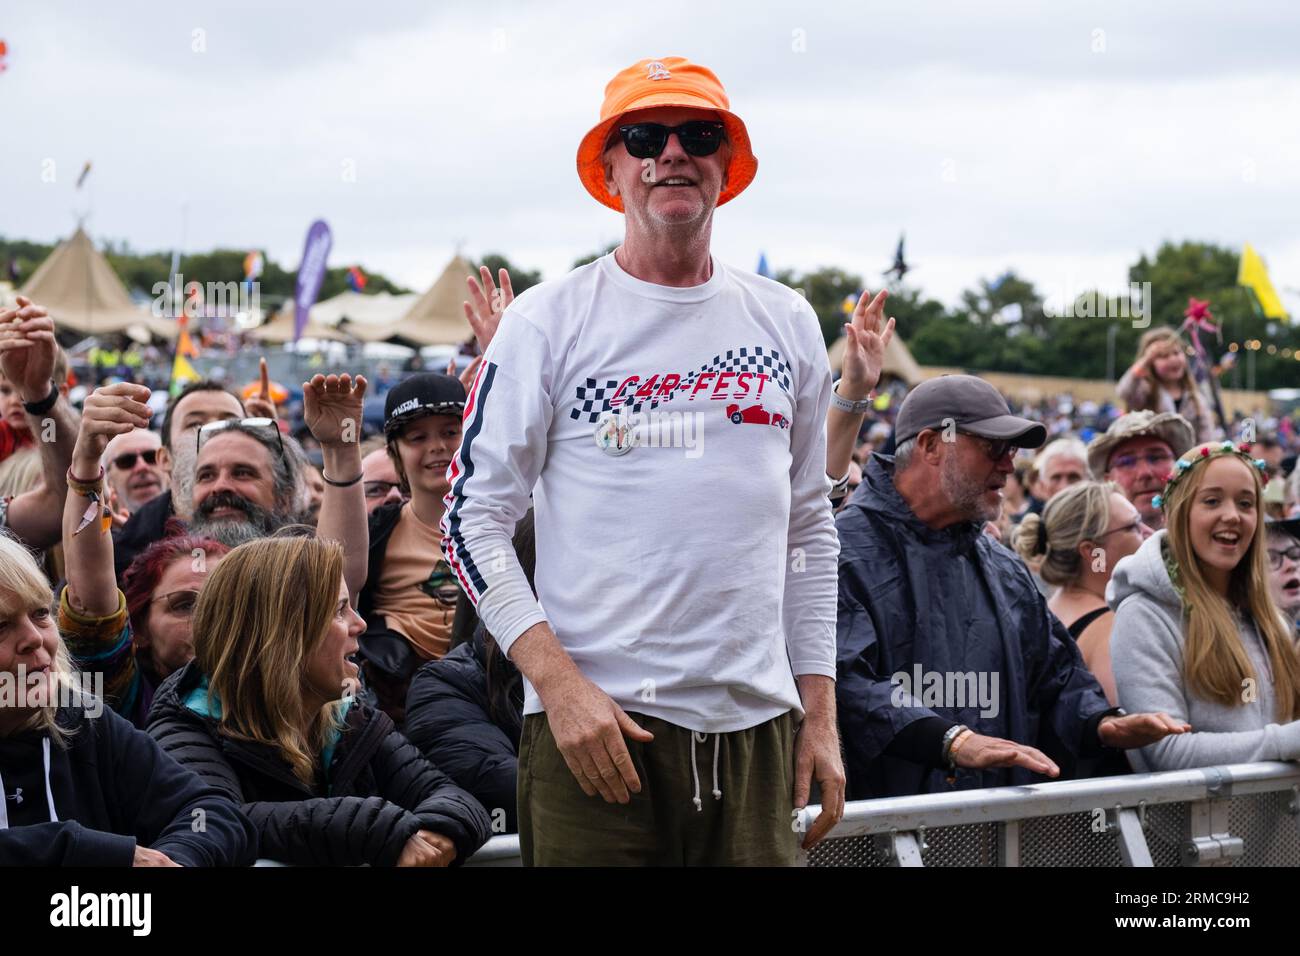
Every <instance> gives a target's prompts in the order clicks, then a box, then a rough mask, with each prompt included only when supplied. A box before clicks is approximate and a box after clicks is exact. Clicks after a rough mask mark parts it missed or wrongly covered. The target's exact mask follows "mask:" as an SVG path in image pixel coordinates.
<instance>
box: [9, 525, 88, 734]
mask: <svg viewBox="0 0 1300 956" xmlns="http://www.w3.org/2000/svg"><path fill="white" fill-rule="evenodd" d="M0 607H2V608H4V609H5V610H4V612H3V613H4V619H5V620H10V619H12V618H15V617H18V616H19V615H20V614H30V613H31V612H32V611H35V610H37V609H39V608H44V609H45V610H47V611H49V612H50V614H51V615H52V614H53V613H54V596H53V594H52V593H51V591H50V582H49V579H48V578H46V576H45V574H44V573H43V572H42V571H41V569H40V566H39V565H37V563H36V558H35V557H34V556H33V555H32V553H31V552H30V551H28V550H27V548H26V547H25V546H24V545H23V544H22V542H21V541H19V540H18V539H17V538H15V537H13V536H12V535H10V534H9V533H8V532H7V531H0ZM56 633H57V632H56ZM50 671H51V674H52V675H53V676H52V679H51V680H50V681H49V684H48V690H49V701H48V702H47V703H46V705H45V706H44V707H38V708H36V709H35V710H34V711H33V712H32V715H31V716H30V717H29V718H28V719H27V720H25V721H23V722H22V723H21V724H20V725H19V730H20V731H26V730H36V731H40V732H41V733H45V734H48V735H49V736H50V737H51V738H52V739H53V740H55V741H56V742H57V743H59V744H60V745H63V744H65V743H66V742H67V738H68V737H69V736H71V735H72V733H73V731H72V730H70V729H68V728H66V727H61V726H59V724H58V721H57V714H58V701H59V699H60V698H61V697H62V698H63V699H77V698H76V696H75V695H76V694H78V693H79V688H80V684H79V682H78V681H77V669H76V667H75V665H74V664H73V663H72V656H71V655H70V654H69V653H68V648H67V646H66V645H65V644H64V643H63V637H62V636H61V635H60V636H58V644H57V646H56V647H55V651H54V660H53V662H52V663H51V664H50ZM65 688H66V690H64V689H65ZM61 690H64V693H63V694H61V693H60V691H61ZM68 692H70V694H71V696H65V695H66V694H68Z"/></svg>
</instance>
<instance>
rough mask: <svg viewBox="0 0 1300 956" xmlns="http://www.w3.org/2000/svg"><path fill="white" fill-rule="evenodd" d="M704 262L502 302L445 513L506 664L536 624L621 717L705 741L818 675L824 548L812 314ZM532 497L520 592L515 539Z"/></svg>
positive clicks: (534, 291) (793, 698) (748, 722)
mask: <svg viewBox="0 0 1300 956" xmlns="http://www.w3.org/2000/svg"><path fill="white" fill-rule="evenodd" d="M713 269H714V271H713V275H712V278H710V279H709V281H708V282H706V283H704V284H703V285H699V286H693V287H690V288H672V287H667V286H660V285H654V284H652V283H648V282H643V281H641V280H639V279H636V278H634V277H633V276H630V275H628V274H627V273H626V272H624V271H623V269H622V268H621V267H620V266H619V265H618V264H617V262H616V261H615V259H614V256H613V255H607V256H605V257H603V258H602V259H599V260H597V261H596V262H593V263H591V264H590V265H587V266H583V267H582V268H579V269H575V270H574V271H573V272H571V273H569V274H568V275H567V276H565V277H564V278H562V279H558V280H555V281H552V282H546V283H543V284H542V285H539V286H535V287H533V288H531V289H529V290H527V291H525V292H524V293H522V294H521V295H520V296H519V297H518V298H517V299H515V301H514V302H513V303H512V304H511V306H510V307H509V308H508V309H507V310H506V312H505V315H504V316H503V317H502V321H501V326H500V328H499V329H498V331H497V334H496V336H495V338H494V339H493V340H492V343H491V345H490V346H489V348H488V350H487V354H486V356H485V358H484V362H483V365H482V366H481V368H480V370H479V372H478V375H477V377H476V379H475V381H474V384H473V386H472V387H471V389H470V393H469V398H468V401H467V403H466V407H465V419H464V434H463V437H462V443H461V447H460V451H459V452H458V454H457V456H456V458H455V460H454V461H453V462H452V464H451V467H450V469H449V470H448V479H449V481H450V483H451V491H450V492H449V493H448V495H447V498H446V506H447V507H446V511H445V514H444V517H443V520H442V531H443V539H442V547H443V551H444V553H445V555H446V557H447V560H448V562H449V563H450V564H451V566H452V568H453V569H454V570H455V572H456V573H457V575H458V576H459V579H460V582H461V586H462V587H463V588H464V589H465V590H466V591H467V592H468V594H469V596H470V597H471V599H472V600H473V601H474V603H475V605H476V606H477V608H478V613H479V617H480V618H481V620H482V621H483V623H484V626H485V627H486V628H487V630H488V631H489V632H490V633H491V634H492V635H493V636H494V637H495V638H496V640H497V642H498V643H499V644H500V645H501V647H502V649H503V650H505V651H506V652H507V653H509V650H510V646H511V645H512V644H513V643H514V641H515V640H516V638H518V637H519V635H520V634H522V633H523V632H524V631H525V630H527V629H528V628H529V627H531V626H532V625H534V624H537V623H538V622H540V621H543V620H546V621H549V622H550V625H551V627H552V629H553V630H554V631H555V634H556V637H557V638H558V639H559V641H560V643H561V644H562V645H563V646H564V649H565V650H566V651H567V652H568V654H569V655H570V656H571V657H572V658H573V660H574V662H575V663H576V664H577V666H578V668H579V669H580V670H581V671H582V673H583V674H585V675H586V676H587V677H588V678H589V679H590V680H592V681H593V682H594V683H595V684H596V685H597V686H598V687H600V688H601V689H602V690H603V691H604V692H605V693H607V694H609V696H610V697H611V698H613V700H614V701H615V702H616V703H618V704H619V706H621V707H622V708H623V709H625V710H630V711H637V712H641V713H645V714H649V715H651V716H655V717H659V718H661V719H664V720H667V721H669V722H671V723H674V724H676V725H678V726H681V727H686V728H689V729H692V730H697V731H701V732H705V733H719V732H731V731H735V730H742V729H745V728H748V727H752V726H755V725H757V724H760V723H763V722H764V721H767V720H770V719H772V718H773V717H776V716H777V715H779V714H782V713H785V712H786V711H789V710H794V711H796V713H797V714H798V715H800V716H802V708H801V706H800V700H799V694H798V690H797V687H796V684H795V680H794V678H795V676H796V675H802V674H821V675H825V676H828V677H832V678H833V677H834V676H835V610H836V558H837V555H838V552H839V541H838V539H837V537H836V533H835V524H834V521H833V520H832V515H831V507H830V502H829V500H828V498H827V491H828V490H829V488H830V481H829V480H828V479H827V477H826V431H825V422H826V410H827V406H828V405H829V403H830V392H831V377H830V368H829V365H828V362H827V358H826V350H825V346H824V344H823V341H822V336H821V332H820V329H819V327H818V323H817V318H816V315H815V313H814V312H813V311H812V309H811V308H810V307H809V306H808V304H807V303H806V302H805V301H804V300H803V299H802V298H801V297H800V296H799V295H798V294H796V293H795V292H793V291H792V290H790V289H788V288H786V287H785V286H783V285H781V284H779V283H777V282H773V281H771V280H768V279H764V278H762V277H760V276H758V275H754V274H751V273H748V272H740V271H734V270H731V269H728V268H727V267H725V266H723V265H722V264H721V263H719V262H717V261H716V260H715V261H714V265H713ZM530 493H531V494H532V497H533V507H534V521H535V529H536V542H537V570H536V575H535V582H536V586H537V599H535V598H534V597H533V593H532V590H531V589H530V588H529V586H528V581H527V578H526V577H525V576H524V573H523V570H522V569H521V568H520V566H519V562H518V560H517V558H516V557H515V553H514V549H513V547H512V546H511V536H512V534H513V532H514V528H515V524H516V522H517V521H518V520H519V518H520V517H521V516H522V515H523V513H524V512H525V511H526V510H527V509H528V506H529V495H530ZM538 599H540V603H539V600H538ZM525 690H526V694H525V703H524V712H525V713H530V714H531V713H538V712H540V711H541V710H542V709H543V708H542V706H541V702H540V701H539V699H538V697H537V694H536V692H535V691H534V689H533V688H532V686H531V685H530V684H526V685H525Z"/></svg>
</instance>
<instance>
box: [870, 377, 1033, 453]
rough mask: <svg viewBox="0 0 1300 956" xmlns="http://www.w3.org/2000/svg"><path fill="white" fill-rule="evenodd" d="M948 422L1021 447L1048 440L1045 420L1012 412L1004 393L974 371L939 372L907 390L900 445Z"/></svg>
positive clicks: (897, 436)
mask: <svg viewBox="0 0 1300 956" xmlns="http://www.w3.org/2000/svg"><path fill="white" fill-rule="evenodd" d="M949 425H952V426H955V427H956V428H957V430H958V431H963V432H969V433H970V434H972V435H978V436H979V437H981V438H992V439H1005V440H1006V441H1009V442H1011V443H1012V444H1013V445H1017V446H1019V447H1021V448H1037V447H1039V446H1040V445H1042V444H1043V442H1045V441H1047V429H1046V428H1045V427H1044V426H1043V425H1042V424H1040V423H1039V422H1031V421H1030V420H1029V419H1027V418H1021V417H1020V416H1019V415H1012V414H1011V408H1010V407H1009V406H1008V405H1007V400H1006V399H1005V398H1003V397H1002V395H1001V393H999V392H998V390H997V389H996V388H994V387H993V386H992V385H990V384H989V383H988V382H986V381H984V379H982V378H976V377H975V376H974V375H940V376H939V377H938V378H931V379H927V380H926V381H924V382H922V383H921V384H920V385H918V386H916V388H914V389H912V390H911V391H910V392H908V393H907V398H905V399H903V407H902V408H900V409H899V410H898V419H897V421H896V422H895V423H894V440H895V442H896V443H897V444H899V445H901V444H902V443H903V442H905V441H910V440H911V439H913V438H915V437H916V436H917V435H919V434H921V432H923V431H924V430H925V429H927V428H933V429H935V430H941V429H943V428H946V427H948V426H949Z"/></svg>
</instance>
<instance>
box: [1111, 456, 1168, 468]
mask: <svg viewBox="0 0 1300 956" xmlns="http://www.w3.org/2000/svg"><path fill="white" fill-rule="evenodd" d="M1144 461H1145V462H1146V463H1147V464H1148V465H1150V466H1151V467H1152V468H1154V469H1157V470H1159V469H1164V470H1165V471H1168V470H1169V466H1170V465H1172V464H1173V462H1174V456H1173V455H1171V454H1170V453H1169V452H1167V451H1149V452H1147V453H1146V454H1145V455H1120V456H1119V457H1118V458H1112V459H1111V460H1110V467H1111V470H1112V471H1132V470H1133V469H1134V468H1136V467H1137V466H1138V464H1139V463H1140V462H1144Z"/></svg>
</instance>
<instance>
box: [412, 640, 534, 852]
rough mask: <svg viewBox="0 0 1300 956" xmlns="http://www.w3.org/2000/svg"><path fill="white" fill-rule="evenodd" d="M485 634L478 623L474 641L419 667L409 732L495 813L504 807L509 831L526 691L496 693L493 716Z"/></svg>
mask: <svg viewBox="0 0 1300 956" xmlns="http://www.w3.org/2000/svg"><path fill="white" fill-rule="evenodd" d="M484 639H485V635H484V631H483V628H482V627H480V628H479V629H478V631H477V633H476V634H475V636H474V639H473V640H472V641H471V642H470V643H468V644H462V645H461V646H460V647H458V648H456V649H455V650H454V651H452V652H451V653H449V654H448V655H447V656H446V657H444V658H442V659H441V660H437V661H429V662H428V663H427V664H424V665H422V666H421V667H420V669H419V670H418V671H416V672H415V678H414V679H413V680H412V681H411V692H410V696H408V697H407V699H406V735H407V736H408V737H410V738H411V743H413V744H415V745H416V746H417V747H419V748H420V752H421V753H422V754H424V755H425V757H427V758H428V759H429V760H430V761H432V762H433V763H434V764H436V765H437V766H438V767H440V768H442V769H443V770H445V771H446V772H447V773H448V774H449V775H450V776H451V778H452V779H453V780H455V781H456V783H457V784H459V785H460V786H462V787H464V788H465V789H466V790H468V791H469V792H470V793H472V794H473V795H474V796H475V797H476V798H477V799H478V801H479V802H480V803H481V804H483V806H485V807H486V808H487V809H488V812H489V813H491V814H493V816H494V817H495V816H496V815H497V814H496V811H497V809H498V808H499V809H502V810H504V811H505V822H506V827H507V829H508V832H510V833H515V832H517V831H518V829H519V826H518V822H517V807H516V794H515V784H516V780H517V774H516V771H517V768H518V765H519V730H520V726H521V725H522V723H523V695H522V690H520V691H519V693H518V694H517V695H516V694H504V695H498V703H497V707H496V711H497V713H496V714H495V719H494V716H493V713H492V706H491V704H490V702H489V700H488V690H487V670H486V667H485V666H484V656H483V655H484V650H485V648H484V645H483V641H484ZM487 639H488V640H491V638H487ZM518 684H519V682H518V681H515V685H516V687H517V686H518ZM516 696H517V699H516ZM502 698H506V699H502Z"/></svg>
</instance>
